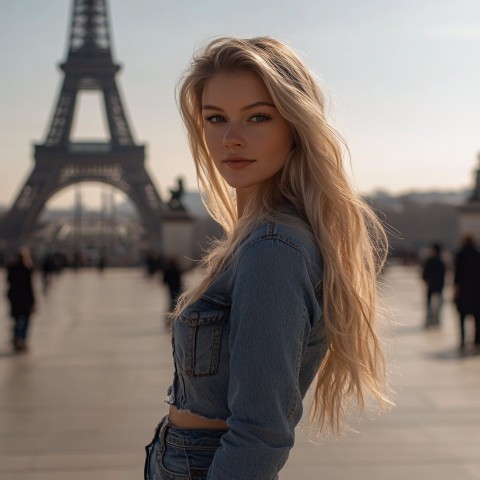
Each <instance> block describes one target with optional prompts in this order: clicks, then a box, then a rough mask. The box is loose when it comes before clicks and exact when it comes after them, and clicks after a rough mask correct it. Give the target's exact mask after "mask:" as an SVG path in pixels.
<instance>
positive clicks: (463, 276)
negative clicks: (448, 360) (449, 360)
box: [454, 235, 480, 349]
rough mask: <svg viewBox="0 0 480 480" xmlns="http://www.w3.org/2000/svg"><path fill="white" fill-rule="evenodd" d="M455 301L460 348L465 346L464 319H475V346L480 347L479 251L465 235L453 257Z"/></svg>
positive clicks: (471, 239) (469, 236)
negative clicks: (458, 317)
mask: <svg viewBox="0 0 480 480" xmlns="http://www.w3.org/2000/svg"><path fill="white" fill-rule="evenodd" d="M454 283H455V294H454V295H455V303H456V305H457V309H458V312H459V314H460V348H461V349H463V348H465V319H466V317H467V316H468V315H472V316H473V317H474V319H475V346H476V347H477V348H479V347H480V252H479V251H478V250H477V248H476V247H475V244H474V241H473V237H472V236H471V235H466V236H465V237H464V238H463V240H462V247H461V249H460V250H459V252H458V253H457V255H456V259H455V279H454Z"/></svg>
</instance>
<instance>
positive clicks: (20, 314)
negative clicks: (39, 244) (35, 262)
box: [7, 248, 35, 352]
mask: <svg viewBox="0 0 480 480" xmlns="http://www.w3.org/2000/svg"><path fill="white" fill-rule="evenodd" d="M32 273H33V267H32V262H31V260H30V254H29V252H28V250H27V249H26V248H21V249H19V251H18V253H17V255H16V258H15V260H14V261H13V262H12V263H11V264H10V265H9V266H8V267H7V284H8V290H7V297H8V300H9V302H10V315H11V317H12V319H13V321H14V325H13V332H12V344H13V348H14V350H15V351H17V352H22V351H25V350H27V336H28V327H29V324H30V316H31V314H32V312H33V310H34V306H35V294H34V290H33V284H32Z"/></svg>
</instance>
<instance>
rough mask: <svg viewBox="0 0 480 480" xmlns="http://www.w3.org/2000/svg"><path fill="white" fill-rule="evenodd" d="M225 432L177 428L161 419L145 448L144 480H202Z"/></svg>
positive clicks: (220, 430)
mask: <svg viewBox="0 0 480 480" xmlns="http://www.w3.org/2000/svg"><path fill="white" fill-rule="evenodd" d="M227 431H228V430H222V429H204V428H192V429H189V428H177V427H173V426H172V424H171V423H170V422H169V421H168V417H167V416H165V417H163V418H162V420H161V421H160V423H159V424H158V426H157V428H156V429H155V436H154V437H153V440H152V441H151V443H149V444H148V445H147V446H146V447H145V450H146V459H145V480H205V479H206V478H207V474H208V469H209V467H210V464H211V463H212V460H213V456H214V455H215V452H216V451H217V449H218V447H219V446H220V439H221V438H222V436H223V435H224V434H225V433H226V432H227Z"/></svg>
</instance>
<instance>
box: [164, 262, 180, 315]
mask: <svg viewBox="0 0 480 480" xmlns="http://www.w3.org/2000/svg"><path fill="white" fill-rule="evenodd" d="M163 283H165V285H167V287H168V291H169V294H170V305H169V310H170V311H171V312H172V311H173V310H174V309H175V306H176V304H177V299H178V297H179V296H180V294H181V293H182V270H181V268H180V266H179V264H178V260H177V259H176V258H175V257H171V258H169V259H168V260H167V262H166V263H165V267H164V270H163Z"/></svg>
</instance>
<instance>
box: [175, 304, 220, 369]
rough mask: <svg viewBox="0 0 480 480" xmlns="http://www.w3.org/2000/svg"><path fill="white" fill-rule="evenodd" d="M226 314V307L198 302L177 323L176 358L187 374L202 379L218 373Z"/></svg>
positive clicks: (183, 313) (186, 310)
mask: <svg viewBox="0 0 480 480" xmlns="http://www.w3.org/2000/svg"><path fill="white" fill-rule="evenodd" d="M226 314H227V308H222V307H219V306H216V305H212V304H209V303H208V302H205V301H202V300H199V301H197V302H195V303H194V304H193V305H191V306H190V307H187V308H186V309H185V310H184V312H182V314H181V315H180V316H179V317H178V318H177V319H176V320H175V323H174V326H173V343H174V355H175V360H176V362H177V364H178V367H179V368H180V369H181V370H182V371H183V372H184V373H185V374H186V375H190V376H194V377H201V376H206V375H214V374H215V373H217V370H218V360H219V356H220V347H221V342H222V330H223V324H224V322H225V316H226Z"/></svg>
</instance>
